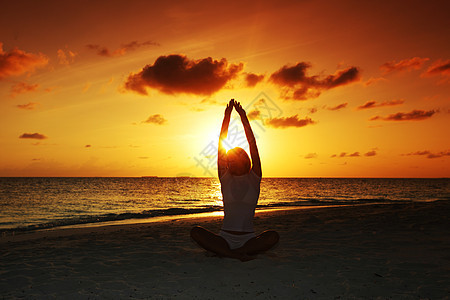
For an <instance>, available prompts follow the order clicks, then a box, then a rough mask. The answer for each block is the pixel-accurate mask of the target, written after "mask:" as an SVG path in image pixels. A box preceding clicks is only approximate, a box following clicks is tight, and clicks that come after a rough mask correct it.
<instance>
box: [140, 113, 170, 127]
mask: <svg viewBox="0 0 450 300" xmlns="http://www.w3.org/2000/svg"><path fill="white" fill-rule="evenodd" d="M142 123H148V124H158V125H163V124H165V123H167V120H166V119H164V118H163V116H161V115H160V114H156V115H151V116H150V117H148V119H147V120H145V121H142Z"/></svg>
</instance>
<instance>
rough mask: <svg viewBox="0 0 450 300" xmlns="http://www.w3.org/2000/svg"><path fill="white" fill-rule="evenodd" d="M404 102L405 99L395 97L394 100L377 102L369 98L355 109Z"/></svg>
mask: <svg viewBox="0 0 450 300" xmlns="http://www.w3.org/2000/svg"><path fill="white" fill-rule="evenodd" d="M403 103H405V100H403V99H395V100H389V101H384V102H377V101H375V100H370V101H367V102H366V103H364V104H363V105H360V106H358V107H357V108H356V109H358V110H362V109H368V108H375V107H382V106H395V105H401V104H403Z"/></svg>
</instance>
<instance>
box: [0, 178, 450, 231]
mask: <svg viewBox="0 0 450 300" xmlns="http://www.w3.org/2000/svg"><path fill="white" fill-rule="evenodd" d="M449 183H450V179H445V178H444V179H399V178H396V179H381V178H370V179H369V178H263V179H262V181H261V194H260V198H259V202H258V207H257V209H262V208H283V207H291V206H311V205H319V206H320V205H347V204H361V203H386V204H389V203H399V202H423V201H436V200H450V187H449ZM220 210H222V194H221V191H220V182H219V180H218V179H217V178H190V177H170V178H160V177H142V178H123V177H120V178H104V177H102V178H86V177H83V178H53V177H52V178H41V177H34V178H0V231H3V232H5V231H26V230H35V229H46V228H54V227H58V226H64V225H77V224H86V223H99V222H107V221H116V220H127V219H142V218H152V217H157V216H166V215H185V214H192V213H201V212H213V211H220Z"/></svg>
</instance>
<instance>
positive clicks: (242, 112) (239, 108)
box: [234, 102, 245, 117]
mask: <svg viewBox="0 0 450 300" xmlns="http://www.w3.org/2000/svg"><path fill="white" fill-rule="evenodd" d="M234 108H235V109H236V111H237V113H238V114H239V116H241V117H243V116H245V110H244V109H243V108H242V106H241V103H240V102H234Z"/></svg>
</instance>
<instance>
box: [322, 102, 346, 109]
mask: <svg viewBox="0 0 450 300" xmlns="http://www.w3.org/2000/svg"><path fill="white" fill-rule="evenodd" d="M347 104H348V103H347V102H345V103H342V104H339V105H337V106H333V107H327V109H328V110H340V109H343V108H346V107H347Z"/></svg>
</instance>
